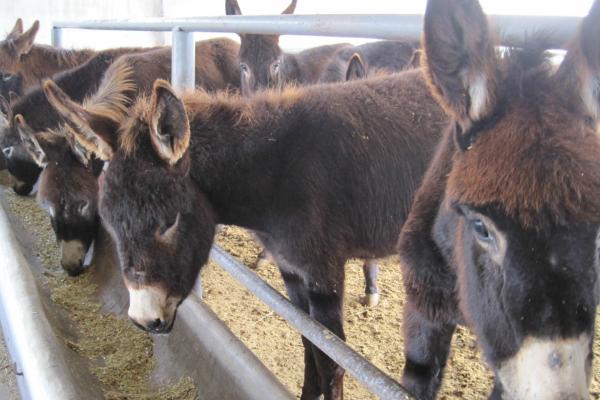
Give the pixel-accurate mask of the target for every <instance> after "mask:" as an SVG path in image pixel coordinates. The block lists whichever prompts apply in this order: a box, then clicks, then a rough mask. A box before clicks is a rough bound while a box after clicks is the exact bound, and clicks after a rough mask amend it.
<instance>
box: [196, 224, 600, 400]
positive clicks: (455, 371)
mask: <svg viewBox="0 0 600 400" xmlns="http://www.w3.org/2000/svg"><path fill="white" fill-rule="evenodd" d="M217 242H218V243H219V244H220V245H221V246H222V247H223V248H225V249H226V250H228V251H229V252H231V253H232V254H234V255H235V256H236V257H238V258H239V259H240V260H241V261H243V262H244V263H245V264H246V265H252V264H253V263H254V262H255V260H256V256H257V255H258V253H259V252H260V247H259V246H258V245H257V243H256V241H255V240H254V239H253V237H252V236H251V235H250V234H249V233H248V232H247V231H246V230H244V229H241V228H237V227H231V226H224V227H223V228H222V229H221V231H220V232H219V234H218V236H217ZM379 265H380V267H381V268H380V273H379V279H378V286H379V290H380V293H381V303H380V304H379V305H377V306H376V307H374V308H369V307H366V306H364V305H362V304H361V297H362V295H363V293H364V285H365V281H364V277H363V274H362V268H361V267H362V260H350V261H348V263H347V265H346V293H345V303H344V330H345V332H346V341H347V343H348V344H349V345H350V346H351V347H352V348H354V349H355V350H356V351H357V352H358V353H360V354H362V355H363V356H364V357H366V358H367V359H368V360H370V361H371V362H372V363H373V364H375V365H376V366H377V367H379V368H380V369H381V370H383V371H384V372H385V373H387V374H388V375H390V376H391V377H393V378H394V379H396V380H398V381H399V380H400V377H401V376H402V369H403V367H404V340H403V338H402V308H403V306H404V303H405V298H406V297H405V294H404V290H403V286H402V276H401V271H400V264H399V261H398V258H397V257H388V258H386V259H383V260H381V261H380V262H379ZM256 273H257V274H258V275H259V276H260V277H261V278H262V279H264V280H265V281H267V282H268V283H269V284H270V285H271V286H273V287H274V288H275V289H277V290H279V291H280V292H282V293H285V289H284V285H283V280H282V279H281V276H280V274H279V271H278V269H277V267H276V266H275V265H274V264H273V263H269V264H268V265H266V266H265V267H264V268H261V269H259V270H257V271H256ZM202 285H203V287H204V301H206V303H207V304H208V305H209V306H210V307H211V308H212V309H213V310H214V311H215V313H216V314H217V315H218V316H219V318H221V319H222V320H223V321H225V322H226V323H227V325H228V326H229V328H230V329H231V330H232V331H233V332H234V333H235V334H236V335H237V336H239V337H240V339H241V340H242V342H244V344H245V345H246V346H248V347H249V348H250V349H251V350H252V351H253V352H254V353H255V354H256V355H257V357H258V358H259V359H260V360H261V361H262V362H263V363H264V364H265V365H266V366H267V368H269V369H270V370H271V371H273V372H274V374H275V376H277V377H278V378H279V379H280V380H281V381H282V382H283V384H284V385H285V386H287V387H288V389H289V390H290V391H291V392H292V393H294V394H295V395H296V396H300V392H301V389H302V380H303V367H302V366H303V365H304V361H303V360H304V357H303V354H304V353H303V352H304V350H303V347H302V343H301V342H300V335H298V334H297V333H296V332H295V331H294V330H293V328H291V327H290V326H289V325H288V324H287V323H286V322H285V321H284V320H283V319H282V318H280V317H279V316H278V315H276V314H274V313H273V312H272V311H271V310H270V309H269V308H268V307H267V306H265V305H264V304H263V303H262V302H261V301H260V300H258V299H257V298H256V297H255V296H254V295H253V294H252V293H250V292H249V291H248V290H247V289H246V288H244V287H243V286H241V285H240V284H239V283H238V282H237V281H236V280H234V279H233V278H232V277H231V276H229V274H227V273H226V272H225V271H224V270H223V269H222V268H220V267H218V266H217V265H215V264H214V263H212V262H211V263H210V264H209V265H208V266H207V267H206V268H205V269H204V272H203V276H202ZM599 325H600V316H597V318H596V327H598V326H599ZM597 331H598V329H597ZM598 360H600V339H596V341H595V342H594V368H593V373H592V382H591V385H590V398H592V399H596V400H598V399H600V365H598ZM492 386H493V375H492V373H491V371H490V369H489V368H488V367H487V365H486V364H485V363H484V362H483V360H482V357H481V353H480V352H479V351H478V349H477V344H476V341H475V337H474V335H473V334H472V333H471V332H470V331H469V329H468V328H465V327H460V326H459V327H458V328H457V330H456V333H455V334H454V337H453V339H452V349H451V352H450V357H449V359H448V364H447V366H446V370H445V374H444V379H443V382H442V386H441V388H440V392H439V394H438V396H437V398H438V399H440V400H451V399H452V400H459V399H469V400H470V399H485V398H487V397H488V395H489V394H490V392H491V389H492ZM344 398H345V399H346V400H366V399H376V398H377V397H376V396H374V395H373V394H372V393H369V391H368V390H367V389H365V387H364V386H363V385H362V384H361V383H360V382H358V381H357V380H356V379H354V378H353V377H352V376H350V374H346V376H345V378H344Z"/></svg>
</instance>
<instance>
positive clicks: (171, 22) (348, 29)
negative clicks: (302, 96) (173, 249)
mask: <svg viewBox="0 0 600 400" xmlns="http://www.w3.org/2000/svg"><path fill="white" fill-rule="evenodd" d="M490 19H491V21H492V23H493V25H494V26H495V27H496V28H497V29H498V30H499V31H500V33H501V34H502V36H510V37H514V38H517V39H518V38H522V37H524V36H525V34H528V33H532V32H534V31H544V32H548V33H550V34H552V38H553V39H554V41H553V42H552V43H551V44H552V45H553V46H554V47H556V48H560V47H562V45H563V44H564V43H565V42H566V41H567V40H569V39H570V38H571V37H572V36H573V35H574V33H575V32H576V30H577V26H578V24H579V22H580V21H581V18H580V17H546V16H543V17H542V16H517V15H495V16H490ZM53 27H56V28H75V29H100V30H132V31H171V30H173V29H174V28H178V29H179V30H182V31H190V32H192V31H193V32H237V33H253V34H282V35H312V36H342V37H361V38H375V39H407V40H417V39H419V38H420V36H421V32H422V30H423V16H422V15H417V14H406V15H398V14H372V15H352V14H346V15H339V14H337V15H329V14H318V15H276V16H261V15H249V16H247V15H229V16H220V17H195V18H184V19H163V18H152V19H144V20H99V21H58V22H54V24H53Z"/></svg>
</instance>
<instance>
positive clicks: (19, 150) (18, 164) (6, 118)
mask: <svg viewBox="0 0 600 400" xmlns="http://www.w3.org/2000/svg"><path fill="white" fill-rule="evenodd" d="M24 129H30V128H29V127H28V126H27V124H26V121H25V119H24V118H23V116H19V118H18V121H17V119H16V118H15V117H14V116H13V111H12V107H11V105H10V104H9V103H8V101H7V100H6V99H5V98H4V97H1V96H0V147H1V148H2V152H3V155H4V158H5V161H6V167H7V169H8V172H10V174H11V175H12V177H13V189H14V191H15V192H16V193H17V194H19V195H22V196H25V195H28V194H29V193H31V191H32V190H33V187H34V185H35V183H36V182H37V180H38V177H39V175H40V172H41V170H42V169H41V167H39V166H38V165H37V164H36V163H34V162H33V161H32V159H31V157H30V155H29V153H28V152H27V150H26V149H25V147H24V146H23V144H22V142H21V137H22V135H21V134H20V131H22V130H24Z"/></svg>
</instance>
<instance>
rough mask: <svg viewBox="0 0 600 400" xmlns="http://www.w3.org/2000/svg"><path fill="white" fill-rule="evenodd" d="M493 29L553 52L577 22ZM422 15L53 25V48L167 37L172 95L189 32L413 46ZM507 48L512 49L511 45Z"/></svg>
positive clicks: (188, 69)
mask: <svg viewBox="0 0 600 400" xmlns="http://www.w3.org/2000/svg"><path fill="white" fill-rule="evenodd" d="M490 18H491V21H492V24H493V26H495V27H496V28H497V30H498V31H499V33H500V35H501V37H507V38H515V39H519V38H522V37H524V36H525V34H527V33H531V32H535V31H544V32H548V33H550V34H551V39H552V42H551V43H550V44H551V45H552V46H553V47H555V48H562V46H563V45H564V44H565V42H566V41H567V40H569V39H570V38H571V37H572V36H573V35H574V33H575V31H576V30H577V26H578V24H579V22H580V21H581V18H579V17H538V16H515V15H495V16H491V17H490ZM422 19H423V17H422V16H421V15H416V14H412V15H389V14H374V15H327V14H320V15H277V16H245V15H230V16H224V17H197V18H185V19H157V18H154V19H145V20H111V21H59V22H54V23H53V24H52V44H53V45H54V46H56V47H60V46H61V44H62V30H63V29H93V30H128V31H171V32H173V38H172V52H173V54H172V56H173V57H172V63H173V68H172V72H171V74H172V75H171V83H172V85H173V86H174V87H175V89H177V90H188V89H193V88H194V81H195V78H194V65H195V51H194V45H193V43H194V39H193V34H194V32H237V33H253V34H282V35H309V36H342V37H360V38H372V39H406V40H418V39H419V38H420V36H421V31H422V30H423V24H422ZM511 43H513V44H514V43H516V42H515V40H511Z"/></svg>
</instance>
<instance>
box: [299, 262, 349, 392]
mask: <svg viewBox="0 0 600 400" xmlns="http://www.w3.org/2000/svg"><path fill="white" fill-rule="evenodd" d="M340 269H341V273H342V275H341V279H338V280H337V282H336V283H334V284H331V285H327V286H330V287H323V286H324V285H319V286H318V287H317V285H309V290H308V299H309V304H310V315H311V316H312V317H313V318H314V319H315V320H317V321H319V322H320V323H322V324H323V325H324V326H325V327H327V328H328V329H329V330H330V331H332V332H333V333H334V334H336V335H337V336H338V337H339V338H340V339H342V340H346V335H345V334H344V328H343V296H344V276H343V268H340ZM313 354H314V356H315V361H316V365H317V371H318V373H319V376H320V378H321V379H320V382H321V389H322V390H323V394H324V397H325V400H342V399H343V383H344V370H343V369H342V367H340V366H339V365H337V364H336V363H335V362H334V361H333V360H332V359H330V358H329V357H328V356H327V355H325V353H323V352H322V351H321V350H319V349H318V348H317V347H316V346H313Z"/></svg>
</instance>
